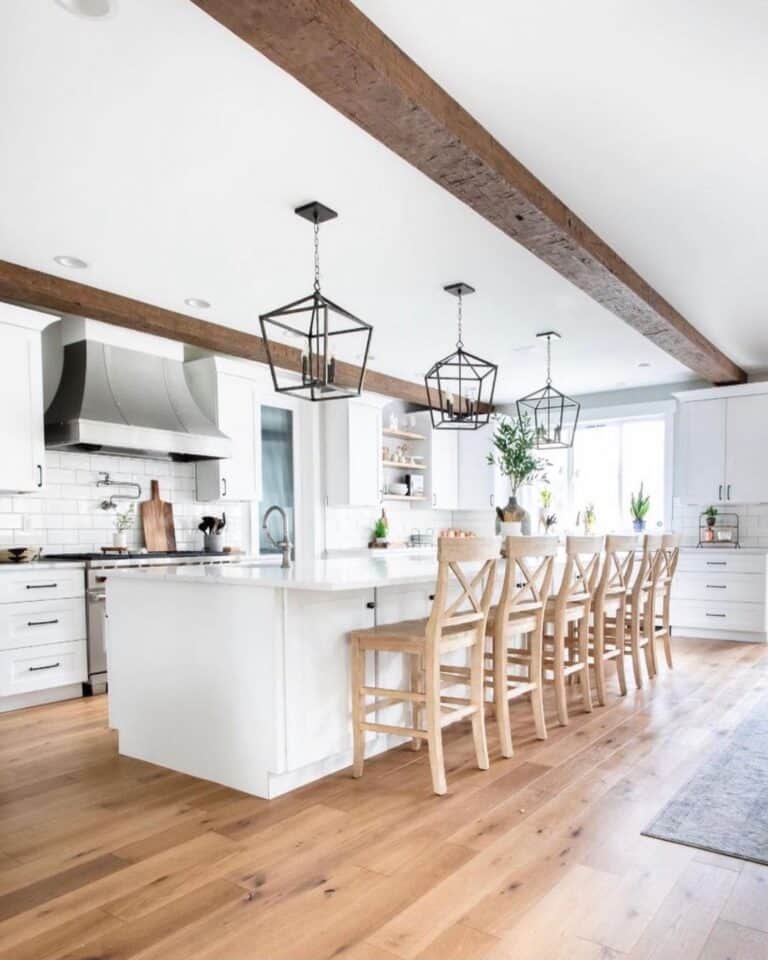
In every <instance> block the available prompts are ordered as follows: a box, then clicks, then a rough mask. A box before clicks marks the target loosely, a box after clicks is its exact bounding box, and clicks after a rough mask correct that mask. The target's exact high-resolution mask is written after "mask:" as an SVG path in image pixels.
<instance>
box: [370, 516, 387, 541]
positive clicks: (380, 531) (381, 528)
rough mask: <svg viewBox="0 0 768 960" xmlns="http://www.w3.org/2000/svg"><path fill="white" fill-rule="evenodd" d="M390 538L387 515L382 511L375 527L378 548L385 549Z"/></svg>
mask: <svg viewBox="0 0 768 960" xmlns="http://www.w3.org/2000/svg"><path fill="white" fill-rule="evenodd" d="M388 538H389V526H388V524H387V517H386V514H385V513H384V511H383V510H382V512H381V516H380V517H379V518H378V520H377V521H376V523H374V525H373V539H374V540H375V541H376V544H377V546H379V547H383V546H384V545H385V544H386V543H387V542H388Z"/></svg>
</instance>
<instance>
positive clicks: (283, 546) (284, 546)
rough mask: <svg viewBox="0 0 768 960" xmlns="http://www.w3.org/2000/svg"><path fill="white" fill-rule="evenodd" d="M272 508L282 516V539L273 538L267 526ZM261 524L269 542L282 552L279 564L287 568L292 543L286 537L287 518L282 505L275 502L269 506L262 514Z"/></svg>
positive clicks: (289, 562)
mask: <svg viewBox="0 0 768 960" xmlns="http://www.w3.org/2000/svg"><path fill="white" fill-rule="evenodd" d="M274 510H277V512H278V513H279V514H280V516H281V517H282V518H283V539H282V540H275V538H274V537H273V536H272V534H271V533H270V532H269V527H268V526H267V523H268V521H269V517H270V514H271V513H272V512H273V511H274ZM261 526H262V529H263V530H264V532H265V533H266V535H267V536H268V537H269V540H270V542H271V543H272V544H273V545H274V546H275V547H277V548H278V550H280V551H281V552H282V554H283V562H282V563H281V564H280V566H281V567H282V568H283V569H284V570H288V569H289V567H290V566H291V546H292V544H291V541H290V540H289V539H288V518H287V517H286V515H285V510H283V508H282V507H279V506H277V504H275V505H274V506H272V507H270V508H269V509H268V510H267V512H266V513H265V514H264V521H263V523H262V525H261Z"/></svg>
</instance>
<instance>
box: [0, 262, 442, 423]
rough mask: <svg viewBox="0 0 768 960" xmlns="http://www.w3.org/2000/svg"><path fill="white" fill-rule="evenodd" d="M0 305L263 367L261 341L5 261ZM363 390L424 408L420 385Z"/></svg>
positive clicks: (344, 371)
mask: <svg viewBox="0 0 768 960" xmlns="http://www.w3.org/2000/svg"><path fill="white" fill-rule="evenodd" d="M0 300H4V301H6V302H7V303H15V304H17V305H19V306H23V307H30V308H32V309H34V310H42V311H45V312H47V313H52V314H55V315H56V316H61V315H63V314H71V315H73V316H76V317H87V318H88V319H91V320H101V321H102V322H104V323H111V324H113V325H114V326H117V327H125V328H126V329H128V330H137V331H139V332H140V333H151V334H153V335H155V336H157V337H165V338H166V339H168V340H177V341H179V342H180V343H186V344H189V345H190V346H194V347H199V348H200V349H202V350H210V351H211V352H212V353H220V354H226V355H228V356H232V357H240V358H242V359H244V360H254V361H256V362H257V363H267V351H266V348H265V346H264V341H263V339H262V338H261V337H258V336H256V335H254V334H252V333H247V332H245V331H243V330H234V329H232V328H231V327H224V326H222V325H221V324H219V323H211V322H210V321H208V320H200V319H199V318H198V317H191V316H189V315H188V314H185V313H176V312H175V311H173V310H165V309H164V308H162V307H156V306H154V305H153V304H151V303H143V302H142V301H141V300H132V299H131V298H130V297H123V296H120V295H119V294H117V293H110V292H109V291H107V290H99V289H98V288H97V287H89V286H87V285H86V284H84V283H77V282H75V281H73V280H65V279H64V278H62V277H56V276H53V275H52V274H49V273H41V272H40V271H38V270H31V269H30V268H29V267H22V266H20V265H19V264H16V263H9V262H8V261H5V260H0ZM272 351H273V356H274V358H275V361H276V363H277V364H278V366H280V367H281V368H282V369H284V370H291V371H294V372H300V371H301V351H300V350H298V349H297V348H296V347H289V346H283V345H281V344H275V345H274V346H273V348H272ZM337 371H338V372H337V380H338V382H339V383H342V384H345V385H351V384H355V383H357V380H358V378H359V376H360V368H359V367H357V366H355V365H354V364H348V363H339V364H338V365H337ZM364 386H365V390H366V391H370V392H372V393H380V394H382V395H383V396H386V397H393V398H394V399H397V400H405V401H406V402H408V403H418V404H421V405H424V403H425V400H426V393H425V387H424V384H423V383H412V382H411V381H409V380H401V379H399V378H398V377H390V376H389V375H388V374H386V373H378V372H377V371H375V370H367V371H366V375H365V384H364Z"/></svg>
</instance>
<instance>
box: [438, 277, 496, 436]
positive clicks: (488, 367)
mask: <svg viewBox="0 0 768 960" xmlns="http://www.w3.org/2000/svg"><path fill="white" fill-rule="evenodd" d="M443 289H444V290H445V291H446V292H447V293H450V294H453V296H454V297H456V298H457V299H458V331H459V335H458V340H457V341H456V351H455V352H454V353H452V354H450V356H447V357H444V358H443V359H442V360H438V361H437V363H436V364H434V366H432V367H430V369H429V370H428V371H427V374H426V376H425V377H424V383H425V385H426V388H427V402H428V403H429V411H430V413H431V415H432V426H433V428H434V429H435V430H477V429H479V428H480V427H484V426H485V425H486V423H488V421H489V419H490V417H491V407H492V406H493V391H494V389H495V388H496V373H497V371H498V367H497V366H496V365H495V364H494V363H489V362H488V360H482V359H481V358H480V357H476V356H475V355H474V354H473V353H468V352H467V351H466V350H465V349H464V343H463V341H462V339H461V333H462V330H461V326H462V319H463V318H462V307H463V298H464V297H465V296H467V294H470V293H474V292H475V289H474V287H470V286H469V284H467V283H451V284H449V285H448V286H447V287H443Z"/></svg>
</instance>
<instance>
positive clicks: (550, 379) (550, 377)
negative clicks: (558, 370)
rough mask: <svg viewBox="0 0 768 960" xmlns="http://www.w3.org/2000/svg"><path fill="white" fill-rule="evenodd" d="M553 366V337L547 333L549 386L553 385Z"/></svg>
mask: <svg viewBox="0 0 768 960" xmlns="http://www.w3.org/2000/svg"><path fill="white" fill-rule="evenodd" d="M551 366H552V337H551V336H549V335H547V386H548V387H549V386H551V385H552V374H551V372H550V370H551Z"/></svg>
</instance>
